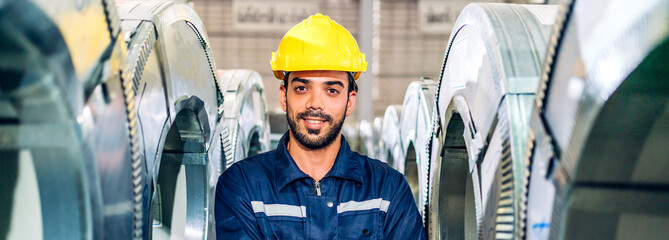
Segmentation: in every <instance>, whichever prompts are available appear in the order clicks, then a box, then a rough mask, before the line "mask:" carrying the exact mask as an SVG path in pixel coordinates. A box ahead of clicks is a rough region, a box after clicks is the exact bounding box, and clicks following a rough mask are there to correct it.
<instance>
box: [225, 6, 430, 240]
mask: <svg viewBox="0 0 669 240" xmlns="http://www.w3.org/2000/svg"><path fill="white" fill-rule="evenodd" d="M271 65H272V70H273V71H274V73H275V76H276V77H277V78H279V79H281V80H283V84H282V85H281V86H280V87H279V91H280V94H281V95H280V102H281V107H282V109H283V110H284V111H285V112H286V118H287V120H288V123H289V126H290V131H288V132H287V133H286V134H284V135H283V137H282V139H281V141H280V142H279V144H278V147H277V149H276V150H274V151H270V152H266V153H263V154H259V155H256V156H253V157H249V158H247V159H244V160H242V161H240V162H237V163H235V164H234V165H232V166H231V167H230V168H229V169H228V170H226V171H225V172H224V173H223V174H222V175H221V176H220V177H219V179H218V185H217V186H216V204H215V207H216V209H215V211H216V212H215V214H216V234H217V238H218V239H362V238H364V239H425V238H426V233H425V229H424V228H423V224H422V220H421V217H420V215H419V213H418V209H417V208H416V204H415V203H414V200H413V195H412V193H411V189H409V185H408V184H407V182H406V180H405V179H404V177H403V176H402V175H401V174H400V173H399V172H397V171H396V170H394V169H392V168H391V167H390V166H388V165H387V164H385V163H382V162H380V161H378V160H374V159H370V158H368V157H365V156H362V155H360V154H358V153H355V152H353V151H351V149H350V148H349V146H348V144H347V143H346V139H344V137H343V136H342V135H341V127H342V124H343V123H344V119H345V118H346V116H348V115H350V114H351V112H353V108H354V106H355V98H356V94H357V93H356V88H357V85H356V83H355V80H356V79H357V78H358V77H359V76H360V73H361V72H364V71H365V70H366V68H367V62H365V55H364V54H362V53H360V51H359V49H358V45H357V43H356V42H355V39H354V38H353V36H352V35H351V34H350V33H349V32H348V31H347V30H346V29H345V28H344V27H342V26H341V25H339V24H337V23H336V22H334V21H332V20H331V19H330V18H329V17H328V16H324V15H321V14H316V15H313V16H310V17H309V18H308V19H306V20H304V21H302V22H301V23H299V24H297V25H296V26H294V27H293V28H292V29H291V30H289V31H288V33H286V35H285V36H284V37H283V39H282V40H281V43H280V44H279V49H278V50H277V52H274V53H272V60H271Z"/></svg>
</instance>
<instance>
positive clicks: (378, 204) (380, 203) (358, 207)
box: [337, 198, 390, 214]
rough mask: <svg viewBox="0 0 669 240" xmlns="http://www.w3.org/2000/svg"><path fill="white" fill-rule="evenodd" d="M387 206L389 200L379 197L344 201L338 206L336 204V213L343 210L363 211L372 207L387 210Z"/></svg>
mask: <svg viewBox="0 0 669 240" xmlns="http://www.w3.org/2000/svg"><path fill="white" fill-rule="evenodd" d="M388 206H390V202H389V201H386V200H383V199H381V198H376V199H370V200H367V201H362V202H356V201H348V202H345V203H340V204H339V206H337V213H338V214H339V213H343V212H351V211H364V210H372V209H379V210H380V211H384V212H388Z"/></svg>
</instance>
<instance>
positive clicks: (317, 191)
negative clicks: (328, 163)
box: [314, 180, 321, 197]
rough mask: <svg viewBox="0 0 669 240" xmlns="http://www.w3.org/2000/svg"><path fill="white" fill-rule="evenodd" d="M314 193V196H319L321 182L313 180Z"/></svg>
mask: <svg viewBox="0 0 669 240" xmlns="http://www.w3.org/2000/svg"><path fill="white" fill-rule="evenodd" d="M314 191H315V192H316V196H319V197H320V196H321V182H320V181H315V180H314Z"/></svg>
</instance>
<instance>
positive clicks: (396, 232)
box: [383, 175, 427, 239]
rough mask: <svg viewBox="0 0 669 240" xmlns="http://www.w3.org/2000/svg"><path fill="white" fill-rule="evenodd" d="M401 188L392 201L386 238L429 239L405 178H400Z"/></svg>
mask: <svg viewBox="0 0 669 240" xmlns="http://www.w3.org/2000/svg"><path fill="white" fill-rule="evenodd" d="M396 182H398V183H397V184H395V185H394V186H399V187H398V188H397V191H396V192H395V194H393V197H392V198H391V200H390V206H389V207H388V214H387V215H386V220H385V222H384V223H385V224H384V225H385V228H384V232H383V233H384V236H385V238H386V239H427V233H426V232H425V228H424V227H423V219H422V218H421V216H420V213H419V212H418V208H416V203H415V202H414V199H413V193H412V192H411V189H410V188H409V184H408V183H407V181H406V179H405V178H404V176H401V175H400V177H399V179H398V181H396Z"/></svg>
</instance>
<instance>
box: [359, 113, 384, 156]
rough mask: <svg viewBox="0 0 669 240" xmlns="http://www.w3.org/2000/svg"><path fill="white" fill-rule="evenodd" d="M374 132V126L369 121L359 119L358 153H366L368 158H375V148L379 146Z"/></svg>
mask: <svg viewBox="0 0 669 240" xmlns="http://www.w3.org/2000/svg"><path fill="white" fill-rule="evenodd" d="M374 132H375V130H374V126H373V125H372V123H370V122H369V121H367V120H361V121H360V123H359V124H358V133H359V137H360V144H359V147H360V153H362V154H364V155H367V156H368V157H370V158H376V153H377V152H378V150H377V149H379V148H380V145H379V142H378V140H377V139H376V138H375V135H374V134H375V133H374Z"/></svg>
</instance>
